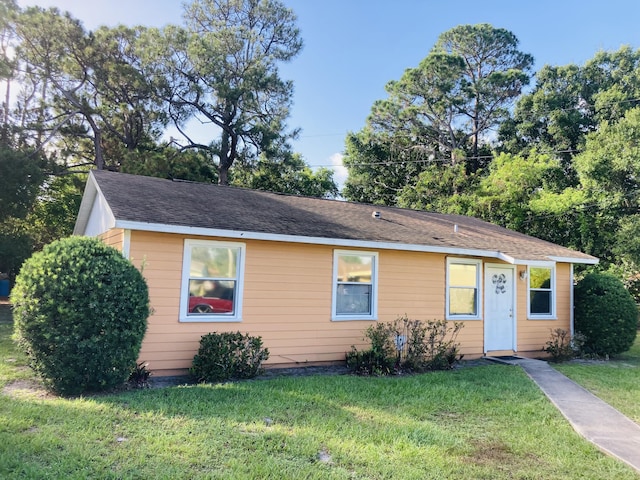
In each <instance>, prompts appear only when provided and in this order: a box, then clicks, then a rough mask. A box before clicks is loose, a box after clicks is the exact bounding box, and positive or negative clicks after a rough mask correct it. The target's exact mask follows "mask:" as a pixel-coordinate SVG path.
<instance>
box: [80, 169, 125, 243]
mask: <svg viewBox="0 0 640 480" xmlns="http://www.w3.org/2000/svg"><path fill="white" fill-rule="evenodd" d="M115 223H116V218H115V216H114V214H113V211H112V210H111V207H110V206H109V204H108V203H107V200H106V199H105V198H104V195H103V194H102V192H101V191H100V187H99V185H98V183H97V182H96V180H95V178H94V177H93V174H92V173H91V172H89V177H88V180H87V186H86V187H85V192H84V194H83V195H82V201H81V203H80V210H79V212H78V219H77V221H76V225H75V227H74V230H73V234H74V235H87V236H97V235H100V234H102V233H105V232H107V231H108V230H110V229H111V228H113V227H114V226H115Z"/></svg>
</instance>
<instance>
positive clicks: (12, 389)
mask: <svg viewBox="0 0 640 480" xmlns="http://www.w3.org/2000/svg"><path fill="white" fill-rule="evenodd" d="M2 394H3V395H6V396H7V397H11V398H15V399H24V398H56V395H54V394H53V393H51V392H49V391H48V390H47V389H46V388H44V386H43V385H42V384H41V383H39V382H37V381H35V380H15V381H13V382H9V383H7V384H6V385H5V386H4V388H3V389H2Z"/></svg>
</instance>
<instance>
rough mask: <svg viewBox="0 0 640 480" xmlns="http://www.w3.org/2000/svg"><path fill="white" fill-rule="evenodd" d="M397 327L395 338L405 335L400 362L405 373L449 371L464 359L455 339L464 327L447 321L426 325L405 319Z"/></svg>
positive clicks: (433, 321)
mask: <svg viewBox="0 0 640 480" xmlns="http://www.w3.org/2000/svg"><path fill="white" fill-rule="evenodd" d="M394 325H395V330H396V335H404V337H405V338H406V346H405V348H404V349H402V360H401V367H402V368H403V369H404V370H408V371H412V372H426V371H429V370H448V369H450V368H452V367H453V365H454V364H455V362H456V361H458V359H459V358H462V357H461V355H460V345H459V344H457V343H456V338H457V337H458V333H460V330H461V329H462V327H463V326H464V324H463V323H460V322H454V323H453V324H451V323H450V322H447V321H446V320H430V321H427V322H423V321H421V320H410V319H409V318H407V317H406V316H405V317H400V318H398V319H397V320H396V321H395V323H394ZM452 325H453V326H452Z"/></svg>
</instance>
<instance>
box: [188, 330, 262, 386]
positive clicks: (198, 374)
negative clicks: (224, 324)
mask: <svg viewBox="0 0 640 480" xmlns="http://www.w3.org/2000/svg"><path fill="white" fill-rule="evenodd" d="M268 358H269V350H268V349H267V348H262V338H261V337H252V336H250V335H249V334H242V333H240V332H225V333H215V332H214V333H208V334H206V335H203V336H202V337H201V338H200V348H199V349H198V353H197V354H196V356H195V357H193V364H192V366H191V374H192V375H193V376H194V377H195V378H196V379H197V380H198V381H200V382H221V381H225V380H229V379H232V378H234V379H243V378H253V377H255V376H257V375H258V374H259V373H261V371H262V362H263V361H265V360H267V359H268Z"/></svg>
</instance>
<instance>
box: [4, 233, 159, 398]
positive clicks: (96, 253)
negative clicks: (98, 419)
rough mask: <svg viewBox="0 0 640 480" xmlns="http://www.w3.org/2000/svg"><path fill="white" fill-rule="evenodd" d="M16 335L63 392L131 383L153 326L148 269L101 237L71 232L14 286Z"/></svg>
mask: <svg viewBox="0 0 640 480" xmlns="http://www.w3.org/2000/svg"><path fill="white" fill-rule="evenodd" d="M11 302H12V304H13V309H14V321H15V334H14V338H15V339H16V340H17V341H18V343H19V345H20V346H21V347H22V348H24V350H25V351H26V353H27V355H28V357H29V362H30V365H31V367H32V368H33V369H34V370H35V371H36V372H37V373H38V374H39V375H40V376H41V377H42V379H43V381H44V383H45V385H46V386H47V387H49V388H50V389H51V390H53V391H55V392H57V393H60V394H63V395H76V394H80V393H84V392H91V391H100V390H105V389H109V388H113V387H116V386H118V385H120V384H122V383H124V382H125V381H126V380H127V378H128V376H129V374H130V373H131V371H132V370H133V369H134V368H135V367H136V360H137V358H138V354H139V352H140V346H141V344H142V339H143V336H144V334H145V331H146V327H147V317H148V316H149V294H148V289H147V284H146V282H145V280H144V278H143V277H142V274H141V273H140V272H139V271H138V270H137V269H136V268H135V267H134V266H133V265H132V264H131V263H130V262H129V261H128V260H126V259H125V258H124V257H123V256H122V254H121V253H120V252H119V251H118V250H116V249H114V248H112V247H109V246H107V245H105V244H103V243H102V242H101V241H99V240H97V239H94V238H87V237H71V238H65V239H62V240H58V241H55V242H53V243H51V244H49V245H47V246H46V247H45V248H44V249H43V250H42V251H41V252H38V253H36V254H34V255H33V256H32V257H31V258H29V259H28V260H27V261H26V262H25V263H24V265H23V266H22V269H21V271H20V273H19V275H18V277H17V279H16V283H15V285H14V288H13V290H12V292H11Z"/></svg>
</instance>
